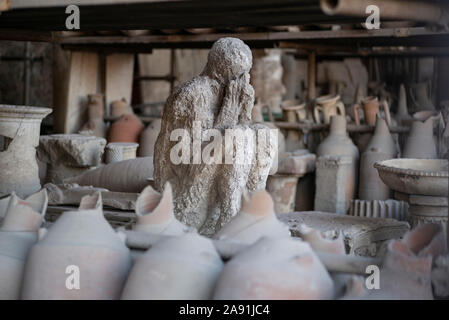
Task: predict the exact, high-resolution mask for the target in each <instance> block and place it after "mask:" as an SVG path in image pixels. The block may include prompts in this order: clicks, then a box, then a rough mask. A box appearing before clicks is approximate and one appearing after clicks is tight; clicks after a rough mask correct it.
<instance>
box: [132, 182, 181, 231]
mask: <svg viewBox="0 0 449 320" xmlns="http://www.w3.org/2000/svg"><path fill="white" fill-rule="evenodd" d="M136 215H137V222H136V225H135V226H134V228H133V229H134V230H136V231H141V232H147V233H151V234H164V235H169V236H180V235H182V234H184V233H185V232H187V231H189V228H188V227H186V226H185V225H183V224H182V223H181V222H179V221H178V220H176V218H175V216H174V214H173V195H172V189H171V185H170V183H169V182H167V183H166V184H165V188H164V192H163V193H162V195H161V194H160V193H159V192H157V191H156V190H154V189H153V188H152V187H151V186H148V187H146V188H145V189H143V191H142V192H141V193H140V195H139V197H138V198H137V202H136Z"/></svg>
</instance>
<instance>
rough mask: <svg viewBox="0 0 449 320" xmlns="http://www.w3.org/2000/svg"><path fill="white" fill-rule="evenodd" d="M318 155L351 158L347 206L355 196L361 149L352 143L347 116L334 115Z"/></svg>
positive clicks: (346, 184) (346, 182)
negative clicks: (347, 129) (347, 130)
mask: <svg viewBox="0 0 449 320" xmlns="http://www.w3.org/2000/svg"><path fill="white" fill-rule="evenodd" d="M316 154H317V157H321V156H337V157H348V158H351V160H352V164H351V165H350V170H349V171H350V172H348V174H347V178H346V181H345V190H346V191H345V194H346V208H349V202H350V200H351V199H353V198H354V196H355V192H356V190H357V189H356V184H357V172H358V169H357V167H358V161H359V150H358V149H357V147H356V146H355V145H354V143H352V141H351V139H350V138H349V136H348V134H347V132H346V118H345V117H344V116H332V117H331V125H330V131H329V135H328V136H327V137H326V138H325V139H324V140H323V142H321V144H320V145H319V146H318V148H317V151H316Z"/></svg>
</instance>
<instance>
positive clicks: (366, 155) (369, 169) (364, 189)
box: [359, 116, 398, 200]
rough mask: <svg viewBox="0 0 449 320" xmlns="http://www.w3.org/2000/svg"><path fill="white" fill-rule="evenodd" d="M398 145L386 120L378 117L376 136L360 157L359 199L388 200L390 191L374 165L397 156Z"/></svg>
mask: <svg viewBox="0 0 449 320" xmlns="http://www.w3.org/2000/svg"><path fill="white" fill-rule="evenodd" d="M397 153H398V152H397V149H396V144H395V143H394V140H393V138H392V136H391V134H390V130H389V129H388V126H387V124H386V122H385V120H384V119H382V118H381V117H380V116H377V120H376V129H375V130H374V135H373V137H372V138H371V140H370V142H369V143H368V145H367V147H366V151H365V152H363V153H362V156H361V157H360V184H359V198H360V199H362V200H387V199H389V198H390V193H391V191H390V189H389V188H388V187H387V186H386V185H385V184H384V183H383V182H382V180H381V179H380V178H379V174H378V172H377V170H376V169H375V168H374V163H376V162H378V161H382V160H387V159H392V158H395V157H396V156H397Z"/></svg>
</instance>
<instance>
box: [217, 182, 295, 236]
mask: <svg viewBox="0 0 449 320" xmlns="http://www.w3.org/2000/svg"><path fill="white" fill-rule="evenodd" d="M264 236H269V237H290V231H289V228H288V226H286V225H284V224H283V223H282V222H280V221H279V220H278V219H277V218H276V214H275V212H274V204H273V200H272V199H271V197H270V195H269V194H268V192H266V191H265V190H259V191H255V192H254V193H252V194H248V193H247V192H245V193H244V194H243V196H242V208H241V210H240V212H239V213H238V214H237V215H236V216H235V217H233V218H232V220H231V221H230V222H229V223H228V224H226V225H225V226H224V227H223V228H221V229H220V231H218V232H217V233H216V234H215V236H214V238H216V239H219V240H230V241H236V242H241V243H245V244H252V243H254V242H256V241H257V240H259V239H260V238H262V237H264Z"/></svg>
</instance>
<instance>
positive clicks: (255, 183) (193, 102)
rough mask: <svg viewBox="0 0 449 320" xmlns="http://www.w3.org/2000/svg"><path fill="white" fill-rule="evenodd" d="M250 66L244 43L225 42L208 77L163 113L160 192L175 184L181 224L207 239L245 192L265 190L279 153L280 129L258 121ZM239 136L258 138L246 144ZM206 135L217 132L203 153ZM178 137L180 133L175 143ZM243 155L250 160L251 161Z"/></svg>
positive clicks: (157, 158)
mask: <svg viewBox="0 0 449 320" xmlns="http://www.w3.org/2000/svg"><path fill="white" fill-rule="evenodd" d="M251 66H252V54H251V50H250V48H249V47H248V46H247V45H246V44H245V43H244V42H243V41H241V40H240V39H236V38H221V39H219V40H218V41H217V42H215V43H214V45H213V46H212V49H211V50H210V51H209V55H208V61H207V64H206V66H205V68H204V70H203V72H202V73H201V74H200V75H199V76H196V77H194V78H193V79H192V80H190V81H188V82H186V83H183V84H181V85H180V86H178V87H176V88H175V89H174V91H173V92H172V94H171V95H170V96H169V97H168V99H167V101H166V104H165V107H164V113H163V115H162V125H161V131H160V133H159V136H158V139H157V141H156V146H155V152H154V169H155V170H154V180H155V186H156V190H158V191H161V190H162V189H163V186H164V184H165V183H166V182H167V181H168V182H170V184H171V185H172V187H173V199H174V213H175V216H176V218H178V220H180V221H181V222H183V223H184V224H186V225H188V226H191V227H194V228H195V229H197V230H199V232H200V233H201V234H204V235H209V236H210V235H213V234H214V233H215V232H216V231H218V230H219V229H220V228H221V227H222V226H224V225H225V224H226V223H227V222H229V220H230V219H231V218H232V217H233V216H235V215H236V214H237V213H238V212H239V210H240V200H241V195H242V192H243V190H244V189H248V190H249V191H254V190H260V189H264V188H265V183H266V179H267V176H268V173H269V171H270V168H271V166H272V162H273V159H274V157H275V154H276V149H277V145H276V142H277V137H276V136H275V135H274V134H272V133H273V131H274V132H277V130H270V129H268V127H266V126H265V125H263V124H260V123H257V124H254V123H252V121H251V111H252V108H253V106H254V89H253V87H252V86H251V85H250V83H249V80H250V76H249V71H250V69H251ZM212 129H214V130H212ZM179 130H181V131H179ZM206 130H207V131H206ZM226 132H227V133H226ZM239 132H240V133H243V132H249V133H250V134H251V136H253V137H254V136H255V137H256V139H251V141H250V139H249V138H248V136H247V135H246V134H245V135H244V137H243V136H242V135H240V137H242V138H240V137H238V136H237V135H238V134H237V133H239ZM201 133H204V134H206V133H213V134H212V136H210V137H209V138H208V139H207V141H210V140H212V139H211V138H212V137H213V141H214V142H213V143H209V144H207V145H206V146H204V148H203V149H201V147H202V143H198V141H200V140H201V138H202V136H201ZM253 133H254V134H255V133H257V134H256V135H253ZM173 134H179V135H178V136H177V138H176V136H175V138H176V139H175V140H174V141H173ZM229 134H231V135H236V138H235V139H232V141H233V143H232V145H233V147H231V146H230V145H229V141H228V143H226V140H229V139H227V138H226V135H228V138H229ZM217 136H218V137H217ZM171 137H172V138H171ZM179 138H181V139H179ZM219 138H221V139H219ZM178 140H180V141H178ZM192 141H193V143H192ZM202 142H205V141H204V140H203V141H202ZM191 146H192V147H193V148H192V149H193V150H190V149H191ZM211 146H213V149H212V150H211ZM181 148H182V149H181ZM234 150H237V151H236V152H234ZM179 151H181V153H182V159H181V156H180V155H179ZM211 151H213V156H210V154H211ZM207 152H209V153H207ZM236 153H237V154H244V156H243V157H242V158H243V160H244V161H238V160H237V159H236V158H237V156H235V155H236ZM220 155H223V157H221V156H220ZM223 158H225V161H224V162H225V163H223V161H222V159H223ZM209 160H211V161H210V162H208V161H209ZM217 162H218V163H217Z"/></svg>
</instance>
